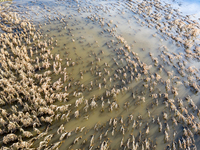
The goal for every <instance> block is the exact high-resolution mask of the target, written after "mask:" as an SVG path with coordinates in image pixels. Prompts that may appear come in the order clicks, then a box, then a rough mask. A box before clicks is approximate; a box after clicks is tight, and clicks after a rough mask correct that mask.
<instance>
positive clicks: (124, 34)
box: [0, 0, 200, 150]
mask: <svg viewBox="0 0 200 150" xmlns="http://www.w3.org/2000/svg"><path fill="white" fill-rule="evenodd" d="M4 5H5V4H4ZM166 5H167V4H164V3H160V2H159V1H100V0H95V1H84V0H83V1H78V0H77V1H70V0H69V1H68V0H66V1H53V0H52V1H45V0H44V1H27V2H26V3H24V2H22V1H15V2H14V3H12V4H11V6H9V7H11V8H12V9H11V10H15V11H17V13H19V16H20V17H21V18H27V19H29V21H30V22H31V23H32V24H33V25H34V26H35V28H36V31H37V32H39V34H40V38H38V39H37V40H36V41H32V43H33V45H31V44H29V45H28V44H27V43H25V42H24V45H25V46H27V49H28V56H29V57H30V58H31V59H33V60H36V61H33V63H32V64H31V65H32V66H33V67H35V69H34V74H35V75H36V76H37V75H41V76H42V77H41V78H40V77H38V78H37V77H35V78H34V84H35V85H36V86H37V87H38V88H39V89H42V88H43V89H44V84H43V82H44V83H45V82H46V79H47V78H46V79H44V80H43V79H42V78H45V77H49V82H46V85H49V87H48V88H45V90H47V91H48V92H45V90H44V91H42V90H36V93H40V95H41V99H42V101H45V102H46V103H45V102H44V103H45V104H40V103H39V104H38V105H39V106H38V108H37V109H36V110H35V112H36V114H34V113H33V112H32V111H31V109H33V108H34V107H33V106H32V105H30V110H27V109H23V107H25V105H23V104H18V103H17V104H15V103H10V104H9V107H10V106H14V105H16V106H18V107H17V111H22V112H23V113H24V114H26V112H28V113H30V116H29V117H30V118H34V117H33V115H34V116H36V117H37V118H38V119H39V120H40V122H41V125H40V126H38V127H37V128H38V130H40V133H36V131H35V130H34V127H33V125H30V126H29V127H24V126H21V127H18V128H17V130H16V131H14V132H13V133H14V134H16V135H17V136H18V138H17V139H16V140H13V141H12V140H11V142H8V143H5V142H4V140H3V139H4V137H5V136H7V135H8V134H10V133H12V132H11V131H8V129H7V127H3V124H2V121H1V126H2V127H3V129H4V130H5V132H4V133H3V134H1V135H0V139H1V141H3V142H1V148H2V149H3V148H5V147H10V148H17V146H16V145H14V144H15V143H20V142H21V140H23V141H26V142H28V143H29V144H30V147H28V146H27V147H26V148H33V149H56V148H58V149H61V150H62V149H186V148H187V149H188V148H190V149H198V147H199V146H200V145H199V133H200V124H199V123H200V122H199V115H200V114H199V113H200V111H199V75H200V74H199V66H200V64H199V60H200V59H199V51H200V50H199V51H197V50H196V49H197V47H198V46H199V37H198V35H195V36H194V35H192V34H189V36H186V35H185V34H186V32H190V31H191V30H192V29H191V30H188V31H185V30H183V29H179V26H178V25H177V26H176V25H173V24H172V23H171V22H173V21H174V20H176V19H177V20H178V19H179V20H181V21H183V22H186V23H185V26H186V24H190V23H189V21H188V18H187V17H185V16H184V15H181V13H180V12H178V11H176V10H175V9H173V8H172V7H171V6H166ZM155 14H158V15H160V16H163V17H161V19H160V18H158V15H155ZM168 15H171V16H173V17H171V18H168V19H166V17H167V16H168ZM170 21H171V22H170ZM163 22H164V23H163ZM190 22H192V23H191V24H192V25H193V26H194V27H193V28H195V29H196V28H198V27H199V24H198V23H199V22H194V21H193V20H190ZM170 25H171V26H170ZM163 28H165V29H163ZM166 28H167V29H166ZM180 30H182V31H180ZM176 31H179V33H177V32H176ZM16 32H17V31H16ZM197 32H199V31H197ZM5 33H6V32H5ZM2 34H3V31H2ZM25 34H26V33H25ZM33 34H35V33H34V32H33ZM177 34H178V35H177ZM181 34H182V36H180V37H179V38H180V39H181V40H179V41H182V42H179V41H178V40H177V39H175V37H178V36H179V35H181ZM40 41H44V43H46V46H41V45H42V44H40ZM187 41H188V42H189V43H192V45H191V46H190V45H186V44H185V43H187ZM22 45H23V43H22ZM44 45H45V44H44ZM30 46H31V48H32V49H33V55H31V52H30V51H29V49H30ZM2 47H3V46H2ZM187 50H188V51H187ZM189 50H190V51H189ZM8 51H9V50H8ZM45 54H48V55H45ZM2 55H3V53H2ZM46 56H47V59H46V58H45V57H46ZM37 60H38V61H39V63H36V62H37ZM46 61H47V62H49V64H50V66H49V67H44V66H45V65H44V62H46ZM0 63H1V64H2V62H0ZM38 66H41V67H38ZM49 72H50V73H49ZM3 77H4V76H3V74H2V75H1V79H3ZM16 77H18V76H16ZM58 81H59V82H58ZM2 91H3V90H2ZM2 93H3V92H2ZM59 94H61V95H62V94H66V95H67V96H66V97H62V96H59ZM52 95H53V96H52ZM50 99H53V100H52V101H49V100H50ZM31 101H34V99H32V98H31V100H30V103H31ZM22 103H29V101H26V100H25V99H23V98H22ZM31 104H32V103H31ZM20 105H21V106H20ZM40 105H41V106H40ZM62 106H63V107H65V109H62V108H61V107H62ZM1 107H2V108H1V117H2V118H3V119H4V120H6V119H7V120H6V121H7V122H9V117H7V118H6V117H5V116H4V114H3V110H6V111H8V112H9V113H10V114H12V113H15V114H19V113H18V112H14V111H13V110H11V109H10V108H9V107H8V105H7V102H6V105H2V106H1ZM40 107H42V108H43V107H45V108H48V111H50V110H52V111H53V113H52V114H51V115H50V113H49V112H45V110H39V108H40ZM42 111H44V112H45V113H41V112H42ZM8 116H9V114H8ZM46 117H50V118H51V119H52V120H51V121H45V120H44V118H46ZM21 122H22V121H21ZM18 124H19V125H21V123H18ZM20 128H22V129H23V130H26V131H30V132H31V133H32V134H33V135H32V136H31V137H24V135H22V130H20ZM44 133H45V135H44V136H42V134H44ZM61 137H62V138H61Z"/></svg>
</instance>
